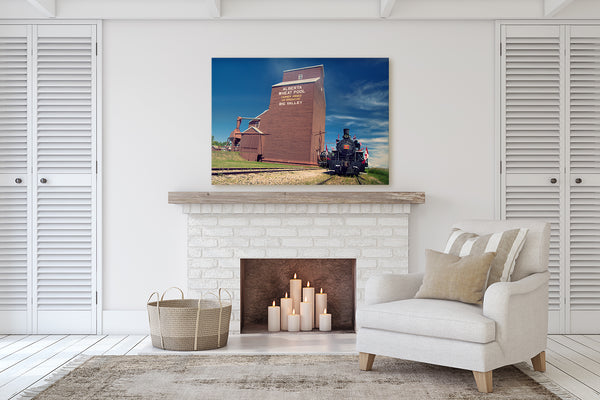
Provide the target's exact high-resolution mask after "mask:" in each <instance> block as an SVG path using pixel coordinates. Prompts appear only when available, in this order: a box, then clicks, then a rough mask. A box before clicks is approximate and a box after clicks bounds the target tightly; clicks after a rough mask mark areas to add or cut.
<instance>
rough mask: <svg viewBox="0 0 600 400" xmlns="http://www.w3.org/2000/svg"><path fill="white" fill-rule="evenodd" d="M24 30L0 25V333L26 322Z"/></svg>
mask: <svg viewBox="0 0 600 400" xmlns="http://www.w3.org/2000/svg"><path fill="white" fill-rule="evenodd" d="M27 55H28V29H27V26H0V333H23V332H27V331H28V329H29V328H30V326H29V324H28V321H29V319H28V307H31V302H28V301H27V299H28V298H29V295H30V293H29V292H28V269H29V264H28V262H29V259H28V236H29V235H28V212H27V210H28V209H29V203H28V196H27V184H28V175H27V172H28V161H27V160H28V147H27V142H28V140H27V137H28V113H27V110H28V108H27V91H28V85H27V79H28V75H29V66H28V56H27Z"/></svg>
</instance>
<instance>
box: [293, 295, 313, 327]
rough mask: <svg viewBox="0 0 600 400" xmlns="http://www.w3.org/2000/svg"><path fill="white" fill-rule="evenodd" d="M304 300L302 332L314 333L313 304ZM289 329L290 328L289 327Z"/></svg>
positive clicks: (302, 304) (301, 305)
mask: <svg viewBox="0 0 600 400" xmlns="http://www.w3.org/2000/svg"><path fill="white" fill-rule="evenodd" d="M307 300H308V299H304V301H303V302H301V303H300V330H301V331H312V328H313V314H312V308H313V305H312V303H309V302H308V301H307ZM288 328H289V327H288Z"/></svg>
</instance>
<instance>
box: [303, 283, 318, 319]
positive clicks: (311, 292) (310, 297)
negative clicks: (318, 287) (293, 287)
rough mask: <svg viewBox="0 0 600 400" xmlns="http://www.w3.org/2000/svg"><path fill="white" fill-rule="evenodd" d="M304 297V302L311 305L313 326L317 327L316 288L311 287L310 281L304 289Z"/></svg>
mask: <svg viewBox="0 0 600 400" xmlns="http://www.w3.org/2000/svg"><path fill="white" fill-rule="evenodd" d="M302 297H303V298H304V301H306V302H307V303H310V315H311V318H312V323H311V325H312V326H315V288H314V287H310V281H308V282H306V287H305V288H302ZM301 314H302V313H301ZM311 329H312V327H311Z"/></svg>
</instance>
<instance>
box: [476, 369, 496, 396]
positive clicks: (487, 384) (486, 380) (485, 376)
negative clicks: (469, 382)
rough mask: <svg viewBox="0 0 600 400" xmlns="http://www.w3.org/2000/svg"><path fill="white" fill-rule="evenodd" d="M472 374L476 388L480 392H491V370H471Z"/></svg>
mask: <svg viewBox="0 0 600 400" xmlns="http://www.w3.org/2000/svg"><path fill="white" fill-rule="evenodd" d="M473 376H474V377H475V383H476V384H477V389H479V391H480V392H481V393H492V390H493V389H492V385H493V382H492V371H487V372H479V371H473Z"/></svg>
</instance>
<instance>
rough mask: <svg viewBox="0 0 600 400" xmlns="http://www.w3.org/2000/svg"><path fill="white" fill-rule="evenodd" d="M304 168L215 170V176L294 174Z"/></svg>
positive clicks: (213, 172)
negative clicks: (269, 173) (271, 173)
mask: <svg viewBox="0 0 600 400" xmlns="http://www.w3.org/2000/svg"><path fill="white" fill-rule="evenodd" d="M303 170H304V169H303V168H292V169H290V168H246V169H240V168H213V169H212V174H213V175H241V174H261V173H266V172H293V171H303Z"/></svg>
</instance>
